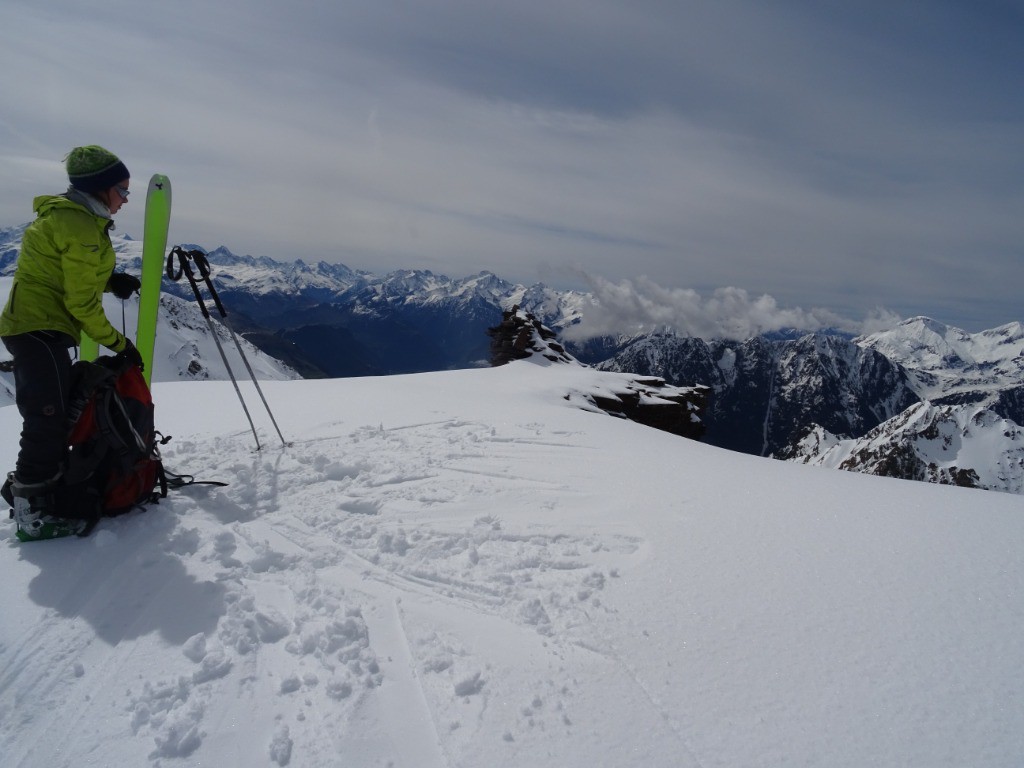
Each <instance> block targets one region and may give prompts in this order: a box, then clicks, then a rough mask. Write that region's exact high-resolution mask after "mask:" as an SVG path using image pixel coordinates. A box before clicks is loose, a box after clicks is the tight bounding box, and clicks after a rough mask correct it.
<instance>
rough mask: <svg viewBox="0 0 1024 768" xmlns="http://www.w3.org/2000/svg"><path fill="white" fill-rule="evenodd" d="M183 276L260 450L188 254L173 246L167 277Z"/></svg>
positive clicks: (257, 437)
mask: <svg viewBox="0 0 1024 768" xmlns="http://www.w3.org/2000/svg"><path fill="white" fill-rule="evenodd" d="M175 256H177V257H178V264H179V266H178V270H177V272H175V271H174V257H175ZM182 275H185V277H187V278H188V282H189V285H191V286H192V293H194V294H195V297H196V302H197V303H198V304H199V309H200V310H201V311H202V313H203V317H204V318H206V324H207V326H209V328H210V333H211V334H212V335H213V341H214V343H215V344H216V345H217V351H218V352H220V359H221V360H222V361H223V362H224V367H225V368H226V369H227V371H228V376H229V377H231V383H232V384H233V385H234V387H235V394H236V395H238V402H240V403H241V404H242V410H243V411H245V418H246V419H248V420H249V428H250V429H252V436H253V438H254V439H255V440H256V450H257V451H259V450H261V449H262V446H260V437H259V435H257V434H256V425H255V424H253V422H252V416H250V415H249V408H248V406H246V404H245V398H244V397H242V390H240V389H239V388H238V381H237V380H236V379H235V374H234V371H232V370H231V364H230V363H229V362H228V356H227V355H226V354H224V347H223V346H222V345H221V343H220V337H219V336H218V335H217V329H216V328H215V327H214V325H213V319H212V318H211V317H210V311H209V310H208V309H207V308H206V302H205V301H203V295H202V293H200V291H199V285H198V284H197V283H196V276H195V274H194V273H193V272H192V267H191V266H189V263H188V252H187V251H183V250H182V249H181V248H180V247H178V246H174V248H172V249H171V252H170V254H168V256H167V277H169V278H170V279H171V280H173V281H175V282H177V281H178V280H181V276H182Z"/></svg>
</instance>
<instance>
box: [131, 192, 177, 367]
mask: <svg viewBox="0 0 1024 768" xmlns="http://www.w3.org/2000/svg"><path fill="white" fill-rule="evenodd" d="M170 221H171V182H170V180H169V179H168V178H167V177H166V176H164V175H162V174H159V173H155V174H153V178H151V179H150V180H149V191H148V192H147V193H146V226H145V229H144V230H143V235H142V288H141V289H140V291H139V293H140V294H141V298H140V299H139V321H138V325H137V326H136V330H135V346H136V347H137V348H138V350H139V354H140V355H142V362H143V363H144V364H145V369H144V370H143V376H144V377H145V379H146V384H147V385H148V384H151V383H152V381H153V347H154V345H155V343H156V319H157V314H158V313H159V310H160V278H161V277H162V276H163V273H164V257H165V256H166V254H167V228H168V225H169V224H170Z"/></svg>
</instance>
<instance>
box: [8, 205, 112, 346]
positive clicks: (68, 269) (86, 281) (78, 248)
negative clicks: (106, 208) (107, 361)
mask: <svg viewBox="0 0 1024 768" xmlns="http://www.w3.org/2000/svg"><path fill="white" fill-rule="evenodd" d="M33 208H34V209H35V212H36V216H37V218H36V220H35V221H34V222H32V223H31V224H29V226H28V227H27V228H26V229H25V235H24V237H23V238H22V241H21V252H20V253H19V254H18V266H17V269H16V270H15V272H14V284H13V285H12V286H11V294H10V296H9V297H8V299H7V306H6V307H4V311H3V314H2V315H0V336H15V335H17V334H19V333H28V332H30V331H60V332H62V333H66V334H68V335H70V336H71V337H73V338H74V339H76V340H77V339H79V338H80V337H81V334H82V332H83V331H84V332H85V333H87V334H88V335H89V336H90V337H91V338H93V339H95V340H96V342H97V343H98V344H100V345H102V346H104V347H107V348H108V349H110V350H112V351H114V352H120V351H121V350H122V349H124V345H125V338H124V336H123V335H122V334H121V333H119V332H118V331H117V329H115V328H114V326H112V325H111V324H110V321H109V320H107V316H106V315H105V314H104V312H103V291H104V290H105V289H106V287H107V280H109V279H110V274H111V272H113V270H114V247H113V245H111V243H110V234H109V229H110V227H111V225H112V223H113V222H111V220H110V219H109V218H106V217H104V216H101V215H99V214H96V213H94V212H93V211H91V210H89V209H88V208H87V207H86V206H84V205H82V204H80V203H78V202H75V201H73V200H71V199H68V197H66V196H64V195H42V196H40V197H37V198H36V199H35V200H34V201H33Z"/></svg>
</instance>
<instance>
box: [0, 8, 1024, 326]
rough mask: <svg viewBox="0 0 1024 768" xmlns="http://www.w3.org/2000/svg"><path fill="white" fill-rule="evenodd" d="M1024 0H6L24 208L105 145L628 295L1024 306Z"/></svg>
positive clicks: (292, 252)
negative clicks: (86, 153)
mask: <svg viewBox="0 0 1024 768" xmlns="http://www.w3.org/2000/svg"><path fill="white" fill-rule="evenodd" d="M1022 39H1024V3H1022V2H1021V0H958V1H954V0H878V1H877V2H876V0H856V1H855V2H845V1H844V2H840V1H838V0H836V1H835V2H831V1H830V0H777V1H775V0H749V1H747V2H739V1H737V0H514V2H512V1H511V0H502V1H501V2H491V1H490V0H367V1H366V2H361V1H359V0H348V1H346V2H341V1H340V0H322V1H318V2H309V1H308V0H288V1H287V2H285V1H283V0H272V1H267V0H264V1H262V2H261V1H260V0H218V1H213V2H211V1H210V0H203V1H202V2H199V0H163V1H162V2H159V3H152V2H149V1H148V0H104V2H101V3H85V2H72V0H42V1H41V0H27V1H26V0H4V2H3V5H2V6H0V72H2V73H3V75H2V76H0V226H11V225H15V224H21V223H25V222H27V221H30V220H31V219H32V217H33V214H32V211H31V199H32V197H33V196H35V195H36V194H42V193H51V192H52V193H56V192H60V191H63V189H64V186H65V185H66V175H65V174H64V171H63V167H62V165H61V160H62V158H63V156H64V155H65V154H66V153H67V151H68V150H69V149H70V148H71V147H73V146H75V145H78V144H92V143H96V144H102V145H103V146H105V147H107V148H108V149H110V150H112V151H114V152H116V153H117V154H118V155H120V156H121V158H122V159H123V160H124V162H125V163H126V165H127V166H128V167H129V169H130V170H131V171H132V174H133V179H132V184H133V189H135V190H136V196H135V197H133V198H132V199H131V201H130V203H129V205H128V206H127V207H126V208H125V209H124V211H123V213H121V214H119V215H118V217H117V220H118V226H119V229H120V230H121V231H124V232H127V233H129V234H132V235H133V236H137V237H141V235H142V216H141V214H142V209H143V207H144V200H143V196H144V189H145V186H146V181H147V180H148V178H149V176H150V175H151V174H152V173H156V172H160V173H166V174H167V175H168V176H170V178H171V182H172V186H173V190H174V198H173V214H172V225H171V233H170V237H171V240H172V241H173V242H174V243H180V242H188V243H198V244H200V245H203V246H205V247H207V248H213V247H216V246H218V245H222V244H223V245H226V246H227V247H229V248H230V249H231V250H232V251H235V252H236V253H248V254H252V255H267V256H271V257H273V258H276V259H281V260H290V259H294V258H302V259H304V260H309V261H317V260H321V259H323V260H327V261H340V262H343V263H345V264H347V265H348V266H350V267H353V268H358V269H365V270H369V271H372V272H375V273H385V272H388V271H391V270H393V269H399V268H413V269H431V270H433V271H435V272H441V273H443V274H447V275H449V276H452V277H461V276H464V275H469V274H473V273H476V272H479V271H480V270H484V269H486V270H491V271H493V272H495V273H497V274H498V275H500V276H501V277H504V278H506V279H509V280H513V281H517V282H525V283H532V282H536V281H543V282H545V283H547V284H549V285H551V286H554V287H558V288H581V289H586V290H592V291H595V292H596V293H597V294H598V295H599V296H602V298H603V301H604V303H605V306H606V309H607V312H606V316H605V317H604V318H603V321H607V322H609V323H611V324H613V325H614V324H615V323H620V322H621V323H629V322H640V321H646V322H673V323H677V324H680V325H682V326H684V327H683V330H693V331H694V332H696V329H697V328H698V327H700V326H701V324H702V323H703V324H704V325H707V324H709V323H710V324H711V325H714V324H716V323H717V324H727V323H733V324H738V326H745V324H750V326H751V327H752V328H754V329H755V330H756V329H757V328H763V327H771V326H772V325H773V324H774V325H780V324H784V323H785V322H787V321H788V320H793V321H796V322H805V323H808V324H814V323H816V322H817V323H821V324H829V323H832V322H839V323H841V322H842V320H843V319H845V320H846V321H848V322H849V321H853V322H855V323H859V322H861V321H864V320H865V318H869V322H873V321H875V320H878V319H884V320H889V319H891V318H892V316H893V315H897V316H901V317H909V316H913V315H917V314H925V315H929V316H931V317H933V318H935V319H938V320H941V321H943V322H946V323H950V324H953V325H958V326H960V327H963V328H965V329H967V330H970V331H977V330H981V329H983V328H989V327H993V326H996V325H1001V324H1003V323H1006V322H1010V321H1014V320H1024V312H1022V309H1021V301H1020V292H1021V290H1022V287H1024V281H1022V279H1021V277H1022V275H1024V270H1022V257H1024V53H1022V51H1024V45H1022V43H1021V40H1022Z"/></svg>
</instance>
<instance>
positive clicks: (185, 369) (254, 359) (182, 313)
mask: <svg viewBox="0 0 1024 768" xmlns="http://www.w3.org/2000/svg"><path fill="white" fill-rule="evenodd" d="M140 247H141V245H140ZM129 260H130V257H128V258H126V259H125V261H126V262H127V261H129ZM10 290H11V278H10V277H0V304H2V303H5V302H6V301H7V295H8V294H9V293H10ZM103 306H104V309H105V311H106V313H107V317H108V318H110V320H111V322H112V323H113V324H114V326H115V327H116V328H119V329H120V328H121V327H122V323H123V327H124V328H126V329H128V335H129V336H134V333H135V325H136V322H137V318H138V308H139V300H138V297H137V296H133V297H132V298H130V299H128V300H126V301H124V302H121V301H120V300H118V299H117V298H115V297H114V296H112V295H109V294H108V295H106V296H104V297H103ZM211 306H212V305H211ZM122 311H123V314H122ZM214 314H215V315H216V312H214ZM228 319H229V320H230V319H231V318H230V317H229V318H228ZM213 327H214V330H215V331H216V333H217V337H218V339H219V340H220V342H221V347H222V348H223V350H224V352H225V354H226V355H227V358H228V364H229V365H230V366H231V371H232V372H233V373H234V375H235V377H236V378H237V379H238V380H239V381H240V382H245V381H249V374H248V372H247V370H246V368H245V365H244V362H243V360H242V358H241V355H240V354H239V353H238V350H237V348H236V347H235V343H234V341H233V340H232V339H231V335H230V332H229V330H228V329H227V328H226V327H225V326H224V325H223V324H221V322H220V321H219V320H216V319H215V320H214V321H213ZM236 338H237V339H238V342H239V344H240V345H241V346H242V349H243V350H244V352H245V356H246V359H247V360H248V362H249V364H250V365H251V366H252V369H253V372H254V373H255V374H256V376H257V378H258V379H260V380H261V381H262V380H264V379H297V378H300V377H299V374H298V373H297V372H296V371H294V370H293V369H292V368H290V367H289V366H288V365H286V364H285V363H282V362H281V361H280V360H275V359H274V358H272V357H270V356H268V355H267V354H265V353H264V352H263V351H262V350H260V349H258V348H256V347H255V346H253V345H252V344H250V343H249V342H248V341H246V340H245V339H244V338H241V337H240V336H238V335H237V334H236ZM100 352H101V353H102V354H109V353H108V352H107V351H106V350H102V349H101V350H100ZM9 359H10V353H8V352H7V349H6V348H4V347H3V346H2V345H0V360H9ZM228 378H229V375H228V370H227V367H226V366H225V365H224V362H223V360H222V359H221V356H220V352H219V351H218V349H217V345H216V342H215V341H214V338H213V335H212V334H211V332H210V328H209V326H208V324H207V322H206V320H205V319H204V318H203V315H202V313H201V312H200V311H199V308H198V306H197V305H196V303H195V302H194V301H193V302H187V301H185V300H183V299H180V298H178V297H177V296H170V295H164V296H162V297H161V299H160V312H159V315H158V316H157V341H156V347H155V349H154V351H153V380H154V381H181V380H191V381H197V380H198V381H202V380H225V379H228ZM13 402H14V379H13V375H12V374H11V373H8V372H4V371H0V406H3V405H8V404H10V403H13Z"/></svg>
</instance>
